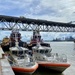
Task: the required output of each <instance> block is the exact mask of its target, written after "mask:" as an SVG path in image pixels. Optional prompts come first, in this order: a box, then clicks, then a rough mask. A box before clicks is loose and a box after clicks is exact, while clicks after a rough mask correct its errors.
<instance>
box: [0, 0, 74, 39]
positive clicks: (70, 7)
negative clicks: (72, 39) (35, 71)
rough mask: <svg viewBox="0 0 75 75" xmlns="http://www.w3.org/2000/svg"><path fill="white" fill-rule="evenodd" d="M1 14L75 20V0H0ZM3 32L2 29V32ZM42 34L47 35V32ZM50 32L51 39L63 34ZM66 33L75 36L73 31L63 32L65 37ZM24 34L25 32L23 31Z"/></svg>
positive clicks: (53, 19)
mask: <svg viewBox="0 0 75 75" xmlns="http://www.w3.org/2000/svg"><path fill="white" fill-rule="evenodd" d="M0 15H8V16H18V17H19V16H24V17H26V18H33V19H35V18H36V19H43V20H49V21H57V22H70V21H75V0H0ZM2 33H3V32H1V31H0V34H2ZM7 33H9V32H4V35H3V34H2V36H5V35H6V34H7ZM22 33H23V32H22ZM29 33H30V32H29ZM42 34H44V35H45V33H42ZM49 34H51V36H50V38H51V39H52V38H53V37H54V36H55V37H60V35H61V33H58V34H56V33H49ZM55 34H56V35H55ZM65 34H67V35H72V36H75V34H73V33H63V34H62V35H63V36H64V37H65V36H66V35H65ZM23 35H25V34H24V33H23ZM0 38H1V37H0Z"/></svg>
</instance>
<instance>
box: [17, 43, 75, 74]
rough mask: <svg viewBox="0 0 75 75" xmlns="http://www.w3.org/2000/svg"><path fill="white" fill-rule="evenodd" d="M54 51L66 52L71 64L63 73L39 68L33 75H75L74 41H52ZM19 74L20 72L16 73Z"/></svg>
mask: <svg viewBox="0 0 75 75" xmlns="http://www.w3.org/2000/svg"><path fill="white" fill-rule="evenodd" d="M50 45H51V48H52V52H53V53H61V54H66V56H67V59H68V62H69V63H70V64H71V66H70V67H69V68H67V69H66V70H65V71H64V72H63V73H56V72H54V71H51V70H48V69H44V68H41V69H38V70H37V71H36V72H34V73H33V75H75V48H74V45H75V44H74V42H50ZM16 75H18V74H16Z"/></svg>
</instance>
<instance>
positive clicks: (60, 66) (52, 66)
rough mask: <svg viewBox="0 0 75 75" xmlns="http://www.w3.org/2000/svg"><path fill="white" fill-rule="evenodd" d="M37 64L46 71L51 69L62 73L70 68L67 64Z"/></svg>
mask: <svg viewBox="0 0 75 75" xmlns="http://www.w3.org/2000/svg"><path fill="white" fill-rule="evenodd" d="M38 64H39V65H40V66H42V67H46V68H48V69H51V70H54V71H57V72H63V71H64V70H65V69H67V68H68V67H69V66H70V64H69V63H50V62H38Z"/></svg>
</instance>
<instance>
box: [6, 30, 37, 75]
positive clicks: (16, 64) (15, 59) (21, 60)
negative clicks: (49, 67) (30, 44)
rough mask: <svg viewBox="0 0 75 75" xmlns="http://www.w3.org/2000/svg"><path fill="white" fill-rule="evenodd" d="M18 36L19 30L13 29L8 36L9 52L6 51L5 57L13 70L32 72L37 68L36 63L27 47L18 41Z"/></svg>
mask: <svg viewBox="0 0 75 75" xmlns="http://www.w3.org/2000/svg"><path fill="white" fill-rule="evenodd" d="M20 37H21V35H20V34H19V31H18V30H17V29H14V30H13V31H12V33H11V36H10V43H9V46H10V47H9V52H6V53H7V59H8V60H9V63H10V64H11V67H12V69H13V71H14V72H20V73H27V74H32V73H34V72H35V71H36V69H37V68H38V64H37V63H36V62H35V61H34V58H33V57H32V55H30V54H29V49H27V48H26V47H25V44H24V43H23V42H21V41H20ZM22 45H24V47H23V46H22Z"/></svg>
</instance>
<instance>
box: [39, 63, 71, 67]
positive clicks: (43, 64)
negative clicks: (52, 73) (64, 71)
mask: <svg viewBox="0 0 75 75" xmlns="http://www.w3.org/2000/svg"><path fill="white" fill-rule="evenodd" d="M39 65H42V66H48V67H49V66H53V67H54V66H55V67H69V66H70V64H62V63H60V64H58V63H39Z"/></svg>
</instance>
